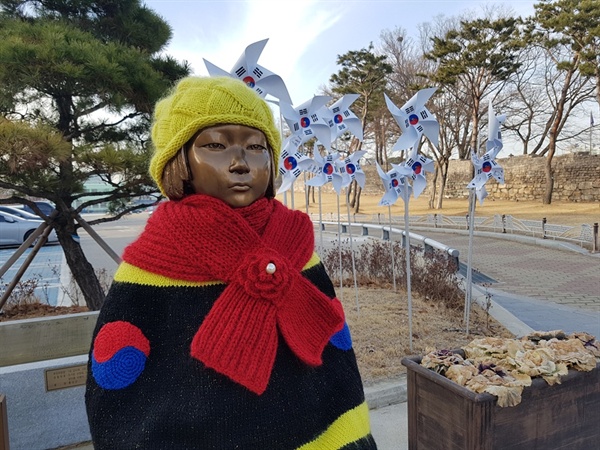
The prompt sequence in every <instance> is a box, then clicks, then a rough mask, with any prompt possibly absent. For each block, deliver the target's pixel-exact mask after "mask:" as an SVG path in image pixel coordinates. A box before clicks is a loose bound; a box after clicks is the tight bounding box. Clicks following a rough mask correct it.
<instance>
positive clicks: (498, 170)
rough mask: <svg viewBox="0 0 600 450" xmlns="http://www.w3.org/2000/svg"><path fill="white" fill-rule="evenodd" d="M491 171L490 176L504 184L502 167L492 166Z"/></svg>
mask: <svg viewBox="0 0 600 450" xmlns="http://www.w3.org/2000/svg"><path fill="white" fill-rule="evenodd" d="M491 173H492V176H493V177H494V178H495V179H496V180H497V181H498V183H500V184H504V169H503V168H502V167H500V166H497V167H494V168H493V169H492V172H491Z"/></svg>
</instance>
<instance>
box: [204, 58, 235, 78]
mask: <svg viewBox="0 0 600 450" xmlns="http://www.w3.org/2000/svg"><path fill="white" fill-rule="evenodd" d="M203 61H204V65H205V66H206V71H207V72H208V74H209V75H210V76H211V77H230V76H231V74H230V73H229V72H227V71H226V70H223V69H221V68H220V67H217V66H215V65H214V64H213V63H211V62H210V61H207V60H206V59H204V58H203Z"/></svg>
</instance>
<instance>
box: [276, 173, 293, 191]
mask: <svg viewBox="0 0 600 450" xmlns="http://www.w3.org/2000/svg"><path fill="white" fill-rule="evenodd" d="M290 174H291V172H286V173H285V174H284V175H283V176H282V177H281V180H282V181H281V186H279V189H277V195H279V194H282V193H284V192H285V191H287V190H289V189H290V188H291V187H292V184H294V181H296V177H295V176H293V175H290Z"/></svg>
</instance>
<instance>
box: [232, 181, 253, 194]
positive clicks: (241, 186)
mask: <svg viewBox="0 0 600 450" xmlns="http://www.w3.org/2000/svg"><path fill="white" fill-rule="evenodd" d="M229 189H231V190H232V191H235V192H246V191H249V190H250V189H251V187H250V186H249V185H247V184H243V183H237V184H233V185H231V186H230V187H229Z"/></svg>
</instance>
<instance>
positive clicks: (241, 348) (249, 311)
mask: <svg viewBox="0 0 600 450" xmlns="http://www.w3.org/2000/svg"><path fill="white" fill-rule="evenodd" d="M313 249H314V231H313V226H312V223H311V221H310V219H309V218H308V216H306V215H305V214H303V213H302V212H299V211H290V210H289V209H287V208H286V207H285V206H283V205H282V204H281V203H279V202H278V201H277V200H268V199H266V198H263V199H260V200H258V201H256V202H255V203H253V204H252V205H250V206H248V207H245V208H236V209H233V208H231V207H230V206H228V205H227V204H226V203H224V202H222V201H220V200H218V199H215V198H212V197H208V196H205V195H193V196H189V197H186V198H185V199H183V200H181V201H169V202H166V203H164V204H162V205H161V206H160V207H159V208H158V209H157V210H156V211H155V212H154V214H152V216H151V217H150V219H149V220H148V223H147V225H146V229H145V230H144V232H143V233H142V235H141V236H140V238H139V239H138V240H137V241H135V242H134V243H133V244H131V245H130V246H128V247H127V248H126V249H125V253H124V255H123V259H124V261H126V262H128V263H130V264H133V265H134V266H137V267H139V268H141V269H144V270H147V271H149V272H153V273H157V274H159V275H164V276H167V277H169V278H174V279H180V280H187V281H214V280H217V281H223V282H225V283H227V287H226V288H225V290H224V291H223V293H222V294H221V296H220V297H219V298H218V299H217V300H216V302H215V304H214V305H213V307H212V309H211V310H210V312H209V313H208V315H207V316H206V318H205V319H204V321H203V322H202V324H201V326H200V328H199V330H198V332H197V333H196V335H195V336H194V339H193V341H192V346H191V355H192V356H193V357H194V358H197V359H198V360H200V361H202V362H203V363H204V364H205V365H206V366H207V367H210V368H212V369H214V370H216V371H217V372H219V373H222V374H224V375H226V376H227V377H229V378H230V379H232V380H233V381H235V382H237V383H239V384H241V385H243V386H245V387H246V388H248V389H249V390H251V391H253V392H255V393H257V394H259V395H260V394H262V393H263V392H264V391H265V389H266V387H267V384H268V382H269V378H270V376H271V371H272V369H273V364H274V362H275V356H276V352H277V342H278V330H279V332H280V333H281V335H282V336H283V338H284V339H285V341H286V343H287V344H288V346H289V347H290V349H291V350H292V351H293V352H294V353H295V354H296V355H297V356H298V358H300V359H301V360H302V361H304V362H305V363H306V364H309V365H311V366H318V365H320V364H321V363H322V361H321V354H322V352H323V349H324V348H325V345H326V344H327V342H328V341H329V339H330V338H331V336H332V335H333V334H334V333H335V332H337V331H339V330H340V329H341V328H342V326H343V323H344V318H343V312H342V307H341V304H340V303H339V300H337V299H333V300H331V299H329V298H328V297H327V296H326V295H325V294H324V293H322V292H321V291H319V290H318V289H317V288H316V287H315V286H314V285H313V284H312V283H310V282H309V281H308V280H307V279H306V278H305V277H303V276H302V274H301V271H302V268H303V267H304V265H305V264H306V263H307V262H308V260H309V259H310V257H311V256H312V253H313ZM273 265H274V266H273ZM273 269H275V270H274V271H273Z"/></svg>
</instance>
